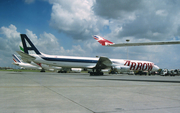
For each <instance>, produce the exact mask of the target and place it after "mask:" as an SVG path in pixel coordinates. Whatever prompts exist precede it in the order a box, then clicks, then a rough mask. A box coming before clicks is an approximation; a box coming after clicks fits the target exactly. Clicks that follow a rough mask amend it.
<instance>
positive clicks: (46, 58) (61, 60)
mask: <svg viewBox="0 0 180 113" xmlns="http://www.w3.org/2000/svg"><path fill="white" fill-rule="evenodd" d="M41 58H42V59H44V60H47V61H59V62H76V63H97V62H98V60H85V59H68V58H48V57H41Z"/></svg>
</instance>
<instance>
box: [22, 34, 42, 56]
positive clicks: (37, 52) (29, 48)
mask: <svg viewBox="0 0 180 113" xmlns="http://www.w3.org/2000/svg"><path fill="white" fill-rule="evenodd" d="M20 36H21V41H22V45H23V48H24V53H27V54H29V52H28V51H34V52H35V53H36V54H38V55H41V53H40V52H39V51H38V50H37V48H36V47H35V46H34V44H33V43H32V42H31V40H30V39H29V38H28V37H27V36H26V34H20ZM26 43H28V44H29V46H30V47H28V46H27V44H26Z"/></svg>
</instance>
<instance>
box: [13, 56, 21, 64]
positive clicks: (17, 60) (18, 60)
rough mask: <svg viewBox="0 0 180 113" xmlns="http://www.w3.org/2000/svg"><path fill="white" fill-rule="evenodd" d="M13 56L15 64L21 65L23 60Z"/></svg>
mask: <svg viewBox="0 0 180 113" xmlns="http://www.w3.org/2000/svg"><path fill="white" fill-rule="evenodd" d="M12 56H13V60H14V62H15V63H21V60H20V59H19V58H18V57H17V56H16V55H15V54H12Z"/></svg>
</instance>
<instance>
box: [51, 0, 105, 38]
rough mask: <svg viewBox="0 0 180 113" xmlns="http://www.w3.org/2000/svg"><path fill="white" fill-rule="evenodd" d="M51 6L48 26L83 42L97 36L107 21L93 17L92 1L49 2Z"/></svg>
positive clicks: (67, 0) (54, 0)
mask: <svg viewBox="0 0 180 113" xmlns="http://www.w3.org/2000/svg"><path fill="white" fill-rule="evenodd" d="M49 2H50V3H51V4H53V6H52V13H51V22H50V25H51V26H52V27H53V28H55V29H57V30H58V31H59V32H63V33H66V34H67V35H69V36H71V37H72V38H74V39H80V40H84V39H87V38H88V37H90V36H91V35H94V34H98V33H99V32H100V29H101V28H102V27H103V26H105V25H108V24H109V23H108V20H106V19H103V18H100V17H97V16H96V15H94V12H93V11H92V9H91V7H92V5H93V1H92V0H73V1H72V0H66V1H61V0H60V1H58V0H49Z"/></svg>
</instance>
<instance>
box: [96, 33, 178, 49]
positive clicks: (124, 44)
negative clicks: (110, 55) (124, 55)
mask: <svg viewBox="0 0 180 113" xmlns="http://www.w3.org/2000/svg"><path fill="white" fill-rule="evenodd" d="M93 38H94V39H95V40H97V41H98V42H99V43H100V44H101V45H102V46H110V47H123V46H147V45H168V44H180V40H178V41H169V42H141V43H119V44H115V43H113V42H111V41H109V40H107V39H104V38H103V37H101V36H98V35H94V36H93Z"/></svg>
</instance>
